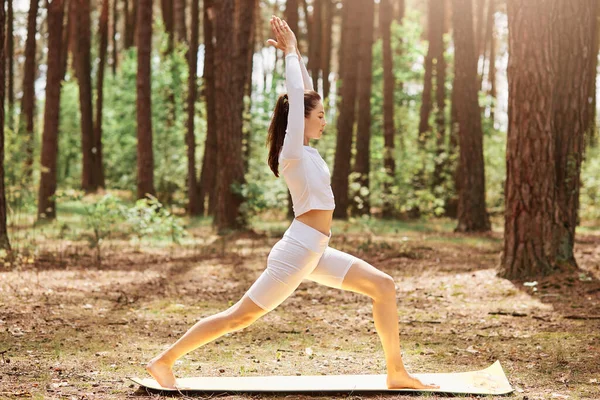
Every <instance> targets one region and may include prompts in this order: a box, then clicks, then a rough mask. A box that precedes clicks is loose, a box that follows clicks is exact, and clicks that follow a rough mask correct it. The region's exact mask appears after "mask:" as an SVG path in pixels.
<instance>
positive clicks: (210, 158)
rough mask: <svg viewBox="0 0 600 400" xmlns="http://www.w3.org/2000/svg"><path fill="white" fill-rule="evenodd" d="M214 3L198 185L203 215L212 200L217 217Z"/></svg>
mask: <svg viewBox="0 0 600 400" xmlns="http://www.w3.org/2000/svg"><path fill="white" fill-rule="evenodd" d="M215 22H216V21H215V5H214V0H204V25H203V31H204V73H203V74H202V76H203V78H202V81H203V85H204V99H205V103H206V140H205V144H204V156H203V158H202V172H201V174H200V183H199V185H198V191H199V194H198V199H199V203H200V207H199V213H200V214H204V213H205V199H206V197H207V196H208V198H209V200H208V214H212V215H214V213H213V211H214V209H215V205H216V189H215V188H216V182H215V181H216V173H217V170H216V168H214V166H215V165H217V129H216V123H217V121H216V120H217V109H216V104H215V97H216V94H215V90H216V88H215V48H214V45H213V39H214V29H213V26H214V25H215Z"/></svg>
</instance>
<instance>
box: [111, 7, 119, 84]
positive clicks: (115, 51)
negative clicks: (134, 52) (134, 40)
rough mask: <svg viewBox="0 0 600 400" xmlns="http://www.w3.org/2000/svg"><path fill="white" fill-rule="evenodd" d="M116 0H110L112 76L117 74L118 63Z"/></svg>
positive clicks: (117, 14)
mask: <svg viewBox="0 0 600 400" xmlns="http://www.w3.org/2000/svg"><path fill="white" fill-rule="evenodd" d="M117 1H118V0H112V2H113V3H112V4H113V8H112V17H113V20H112V73H113V77H115V76H116V75H117V66H118V63H119V47H118V41H117V32H118V27H119V11H118V10H117V4H118V3H117Z"/></svg>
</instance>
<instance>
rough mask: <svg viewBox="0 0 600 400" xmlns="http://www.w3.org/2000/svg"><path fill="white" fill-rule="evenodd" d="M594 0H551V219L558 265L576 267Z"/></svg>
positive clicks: (594, 16) (589, 106)
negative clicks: (553, 198) (553, 195)
mask: <svg viewBox="0 0 600 400" xmlns="http://www.w3.org/2000/svg"><path fill="white" fill-rule="evenodd" d="M596 7H597V3H596V1H595V0H580V1H577V2H564V1H557V5H556V12H555V14H554V18H553V21H554V23H553V25H552V26H553V27H554V29H551V30H552V31H553V33H554V37H553V43H555V45H554V47H553V49H556V52H555V53H552V54H554V56H555V59H554V62H555V68H556V83H555V85H554V89H555V91H556V95H555V100H556V102H555V103H554V110H553V113H552V115H553V117H554V128H555V134H556V147H555V149H556V157H555V164H554V166H555V170H556V189H557V195H556V206H557V209H556V211H557V212H555V213H554V217H555V219H556V221H555V224H554V227H555V234H554V236H555V237H556V240H557V243H556V244H557V249H556V250H557V253H556V263H557V265H558V266H561V267H562V266H564V267H566V268H569V267H577V262H576V261H575V255H574V253H573V247H574V246H575V228H576V227H577V225H578V222H579V221H578V220H579V218H578V214H579V189H580V186H581V181H580V179H581V163H582V159H583V153H584V152H585V137H586V135H587V134H588V130H589V129H590V127H591V124H590V121H591V115H592V107H591V104H590V101H589V99H590V98H591V95H592V91H591V90H590V88H591V82H592V79H591V75H590V74H589V70H590V68H591V65H592V64H593V62H594V61H595V59H596V57H597V56H596V55H595V54H593V53H592V52H590V49H592V48H593V42H594V34H595V31H596V28H595V27H596V24H597V19H596V13H595V11H596Z"/></svg>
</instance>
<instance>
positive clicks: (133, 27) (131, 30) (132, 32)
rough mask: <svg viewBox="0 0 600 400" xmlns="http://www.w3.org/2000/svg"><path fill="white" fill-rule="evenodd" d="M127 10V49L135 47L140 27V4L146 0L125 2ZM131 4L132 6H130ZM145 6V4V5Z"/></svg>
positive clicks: (125, 12)
mask: <svg viewBox="0 0 600 400" xmlns="http://www.w3.org/2000/svg"><path fill="white" fill-rule="evenodd" d="M124 1H125V8H124V11H123V13H124V14H125V29H124V32H125V43H124V47H125V48H126V49H128V48H130V47H133V46H135V44H136V43H135V38H136V32H137V26H138V3H139V2H140V1H145V0H124ZM130 2H131V6H130V5H129V4H130ZM144 4H145V3H144Z"/></svg>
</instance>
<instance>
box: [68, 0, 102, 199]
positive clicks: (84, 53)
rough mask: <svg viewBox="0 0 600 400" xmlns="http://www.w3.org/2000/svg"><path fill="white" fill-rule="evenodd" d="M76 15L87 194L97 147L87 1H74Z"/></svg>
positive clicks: (93, 179) (94, 184) (91, 189)
mask: <svg viewBox="0 0 600 400" xmlns="http://www.w3.org/2000/svg"><path fill="white" fill-rule="evenodd" d="M73 1H74V3H73V4H74V7H75V10H76V12H77V17H76V19H75V20H73V24H74V25H75V31H76V32H77V40H76V45H77V48H76V49H75V50H76V51H75V52H74V54H76V55H75V60H74V61H75V62H76V69H77V80H78V82H79V105H80V110H81V151H82V155H83V157H82V163H83V165H82V173H81V188H82V189H83V190H84V191H85V192H86V193H91V192H95V191H96V190H97V189H98V181H97V179H96V178H97V175H96V173H95V169H96V165H97V164H96V151H97V149H96V147H95V140H94V121H93V107H92V77H91V54H90V50H91V49H90V47H91V37H90V36H91V33H90V0H73Z"/></svg>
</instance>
